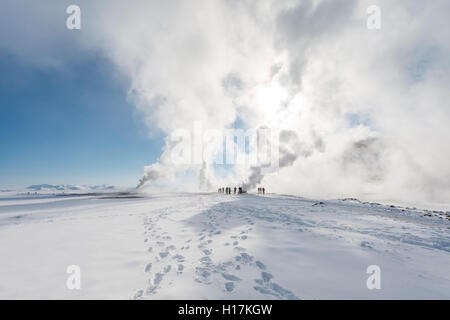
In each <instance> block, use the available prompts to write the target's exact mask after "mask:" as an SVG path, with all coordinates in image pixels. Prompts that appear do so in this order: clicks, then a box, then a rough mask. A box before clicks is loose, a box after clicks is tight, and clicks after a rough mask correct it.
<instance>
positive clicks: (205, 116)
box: [0, 0, 450, 202]
mask: <svg viewBox="0 0 450 320" xmlns="http://www.w3.org/2000/svg"><path fill="white" fill-rule="evenodd" d="M18 2H19V1H18ZM26 4H27V6H30V5H32V6H36V11H33V10H31V9H30V10H28V11H29V12H37V13H38V19H36V17H35V18H34V19H32V20H31V21H32V23H33V25H32V26H29V27H28V28H27V27H24V26H23V22H24V21H25V20H26V15H27V14H28V13H22V12H21V13H20V14H21V15H25V17H24V18H23V19H19V20H18V21H16V20H17V19H16V20H15V18H14V17H13V15H12V14H11V13H10V12H11V11H10V10H9V11H8V9H10V8H8V6H9V5H8V4H4V3H2V4H1V5H0V12H1V14H2V15H3V16H2V17H1V19H0V20H1V21H2V22H3V23H7V24H8V27H3V28H2V29H3V30H6V29H8V30H13V31H12V32H11V33H8V34H6V33H3V34H2V35H1V36H0V40H1V41H0V46H2V48H3V49H4V50H9V51H10V52H11V53H13V54H17V55H21V56H23V57H24V59H29V60H33V63H41V62H39V61H36V58H35V52H40V56H45V57H46V59H45V61H46V63H47V64H51V65H58V63H61V61H64V59H67V55H68V53H61V52H60V51H58V50H55V48H57V47H58V46H57V45H60V42H61V41H62V42H65V41H67V40H65V39H66V35H62V32H56V34H55V37H57V38H59V39H60V40H59V42H58V41H56V40H55V41H54V42H53V41H52V42H50V43H48V42H46V43H45V45H46V46H45V47H44V48H42V44H40V43H39V42H34V41H33V42H31V43H16V42H14V39H23V35H21V34H20V32H22V31H20V30H27V29H28V30H47V32H48V30H53V29H54V28H53V25H54V24H56V22H58V23H59V21H57V19H56V18H54V17H53V14H55V15H56V13H55V9H52V8H51V6H52V5H53V8H54V4H53V3H52V1H48V2H45V1H43V2H39V6H38V5H37V4H29V3H28V2H26ZM371 4H372V3H371V2H370V1H364V0H361V1H356V0H350V1H332V0H287V1H278V0H277V1H259V0H258V1H251V0H248V1H225V0H223V1H221V0H218V1H206V0H205V1H202V0H199V1H195V2H189V1H169V2H162V1H139V0H135V1H128V2H118V1H117V2H114V3H112V2H107V1H90V2H89V3H86V4H83V5H82V6H81V7H82V12H83V17H84V19H85V20H84V21H83V28H84V31H83V32H82V33H81V36H80V37H79V38H77V39H76V40H72V41H75V42H76V43H75V46H76V47H77V48H79V49H78V50H79V52H99V53H101V54H103V55H104V56H106V57H108V58H109V59H110V60H111V61H112V62H113V63H114V64H115V65H116V66H117V68H118V70H120V72H121V73H122V74H123V75H124V76H126V77H128V78H129V79H131V82H132V84H131V88H130V91H129V95H130V98H131V99H133V101H134V102H135V104H136V108H137V111H138V113H139V114H141V115H142V116H143V117H144V118H145V120H146V122H147V124H148V127H149V128H150V130H149V132H150V133H152V131H153V130H154V129H155V128H156V129H157V130H160V131H162V132H164V133H166V134H167V135H168V136H169V135H170V134H171V133H172V132H173V131H175V130H177V129H179V128H183V127H189V126H190V125H191V124H192V123H193V122H195V121H200V122H201V123H202V125H203V126H204V129H205V130H209V129H211V130H215V129H218V130H224V129H227V128H231V127H233V126H234V125H235V123H236V120H239V121H240V122H241V123H243V124H245V126H246V127H248V128H259V127H263V126H266V127H269V128H279V129H280V136H279V154H280V158H279V167H280V169H279V170H278V171H276V172H268V173H264V168H265V167H264V166H265V165H264V164H261V165H256V166H247V167H245V166H244V167H242V166H236V167H235V168H233V169H232V170H231V171H230V172H229V174H228V175H223V174H222V175H218V174H216V172H215V170H214V167H213V166H212V159H215V158H216V157H217V153H218V152H220V151H219V149H220V148H221V146H222V138H221V137H218V138H211V139H210V140H208V141H207V142H206V149H207V150H208V151H207V152H206V158H207V159H206V160H205V162H199V163H197V164H192V165H183V166H174V165H173V163H172V161H171V154H172V152H173V150H174V149H175V148H176V147H177V145H178V144H180V143H181V144H183V143H189V141H188V140H187V138H186V137H179V141H178V142H177V143H174V142H173V141H172V140H171V139H170V138H167V139H166V146H165V148H164V150H163V153H162V155H161V158H160V160H159V162H157V163H155V164H152V165H150V166H148V167H146V168H145V175H144V177H143V178H142V179H141V181H140V183H139V187H143V188H144V187H145V188H146V187H147V186H151V185H153V184H158V185H159V184H166V185H170V184H171V183H173V184H178V181H177V180H178V179H179V178H180V173H181V172H183V171H184V172H186V171H187V172H194V173H195V174H196V175H197V177H200V185H201V188H203V189H208V188H211V187H213V188H215V186H221V185H225V184H226V183H234V184H238V183H245V187H247V188H249V189H252V188H255V187H256V186H257V185H259V184H261V183H264V185H265V186H266V188H267V189H270V190H271V191H274V192H283V193H290V194H301V195H304V196H310V197H320V198H325V197H340V196H356V197H364V198H375V199H380V200H382V199H390V200H399V201H416V202H418V201H440V202H448V201H449V199H450V162H449V161H448V159H449V157H450V143H448V140H449V138H450V126H449V125H448V123H449V120H450V108H449V107H448V102H447V101H448V88H449V87H450V86H449V85H450V83H449V82H450V81H449V80H450V72H449V71H450V70H449V69H450V29H449V28H446V27H445V25H446V21H447V20H448V17H447V14H448V12H450V3H449V2H448V1H447V0H436V1H432V2H425V1H420V0H403V1H402V0H401V1H388V0H380V1H378V5H379V6H380V8H381V10H382V29H381V30H378V31H373V30H368V29H367V28H366V19H367V17H368V16H367V13H366V9H367V7H368V6H369V5H371ZM16 5H17V6H18V4H17V2H16ZM45 7H48V8H49V10H48V12H51V13H52V15H51V16H48V14H47V13H46V12H47V11H45V10H43V9H42V8H45ZM5 12H9V13H8V14H5ZM61 12H64V10H62V11H61ZM39 27H41V29H39ZM23 32H26V31H23ZM60 33H61V34H60ZM42 38H43V39H44V38H45V39H47V38H49V37H48V35H46V37H42ZM36 47H38V48H39V50H38V51H36ZM47 50H48V51H47ZM69 55H70V54H69ZM197 183H198V180H197V181H196V184H197Z"/></svg>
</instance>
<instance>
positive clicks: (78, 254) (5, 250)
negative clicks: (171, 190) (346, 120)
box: [0, 193, 450, 299]
mask: <svg viewBox="0 0 450 320" xmlns="http://www.w3.org/2000/svg"><path fill="white" fill-rule="evenodd" d="M0 257H1V264H0V298H1V299H16V298H25V299H30V298H32V299H34V298H46V299H47V298H49V299H57V298H61V299H79V298H85V299H97V298H105V299H109V298H118V299H339V298H342V299H394V298H395V299H396V298H405V299H416V298H425V299H428V298H436V299H450V273H449V266H450V216H449V214H448V213H447V212H444V211H434V212H433V211H425V210H422V209H416V208H403V207H398V206H388V205H380V204H376V203H362V202H360V201H358V200H354V199H353V200H352V199H345V200H332V201H331V200H330V201H313V200H308V199H303V198H298V197H289V196H280V195H265V196H259V195H252V194H247V195H224V194H208V193H203V194H200V193H189V194H188V193H184V194H182V193H177V194H159V195H148V196H142V197H138V196H136V195H130V194H110V195H99V194H97V195H95V194H92V195H76V196H75V195H74V196H51V195H46V196H9V197H3V198H0ZM70 265H77V266H79V267H80V270H81V288H80V290H69V289H68V288H67V286H66V281H67V279H68V277H69V276H70V275H69V274H67V273H66V271H67V267H68V266H70ZM370 265H377V266H379V267H380V270H381V278H380V279H381V289H379V290H378V289H373V290H369V289H368V288H367V285H366V282H367V279H368V278H369V276H370V274H367V268H368V267H369V266H370Z"/></svg>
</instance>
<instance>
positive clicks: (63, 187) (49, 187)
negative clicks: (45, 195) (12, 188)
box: [26, 183, 116, 192]
mask: <svg viewBox="0 0 450 320" xmlns="http://www.w3.org/2000/svg"><path fill="white" fill-rule="evenodd" d="M26 190H28V191H63V192H66V191H69V192H73V191H84V192H89V191H114V190H116V187H115V186H112V185H106V184H103V185H94V186H86V185H70V184H57V185H53V184H46V183H44V184H35V185H31V186H28V187H27V188H26Z"/></svg>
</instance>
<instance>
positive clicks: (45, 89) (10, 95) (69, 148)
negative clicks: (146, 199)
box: [0, 52, 163, 187]
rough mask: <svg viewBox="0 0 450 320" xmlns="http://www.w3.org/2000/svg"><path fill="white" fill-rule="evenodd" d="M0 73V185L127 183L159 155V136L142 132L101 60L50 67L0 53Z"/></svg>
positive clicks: (123, 85) (121, 87)
mask: <svg viewBox="0 0 450 320" xmlns="http://www.w3.org/2000/svg"><path fill="white" fill-rule="evenodd" d="M0 70H1V72H0V136H1V137H2V138H1V140H0V152H1V156H0V186H9V187H20V186H27V185H30V184H35V183H55V184H57V183H69V184H103V183H107V184H114V185H119V186H133V185H135V184H137V182H138V179H139V178H140V177H141V175H142V173H143V166H144V165H147V164H150V163H152V162H154V161H155V160H157V158H158V157H159V155H160V153H161V147H162V146H163V141H162V137H154V138H152V139H150V138H149V137H148V135H147V132H148V130H147V129H146V128H145V124H144V123H143V122H142V121H141V120H140V119H139V117H138V116H137V115H135V113H134V107H133V105H132V104H131V103H130V102H129V101H127V94H126V92H127V88H128V87H129V83H127V81H126V80H124V78H123V77H119V76H118V75H117V74H116V71H115V70H114V68H113V67H112V66H111V65H110V64H109V63H108V62H107V61H106V60H105V59H102V58H100V57H98V56H95V55H93V56H89V57H86V58H84V59H80V60H75V59H72V60H71V61H69V62H68V63H66V64H64V66H63V67H58V68H55V67H43V66H36V65H32V64H27V63H26V62H24V60H20V59H18V58H16V57H14V56H11V55H8V54H6V53H4V52H0Z"/></svg>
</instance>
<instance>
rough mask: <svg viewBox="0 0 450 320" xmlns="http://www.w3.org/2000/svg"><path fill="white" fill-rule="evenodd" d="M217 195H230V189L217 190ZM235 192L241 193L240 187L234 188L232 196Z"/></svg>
mask: <svg viewBox="0 0 450 320" xmlns="http://www.w3.org/2000/svg"><path fill="white" fill-rule="evenodd" d="M217 191H218V192H219V193H225V194H231V191H232V190H231V188H230V187H225V188H219V190H217ZM236 192H238V193H239V194H241V193H243V191H242V187H239V188H237V187H234V192H233V193H234V194H236Z"/></svg>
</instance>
